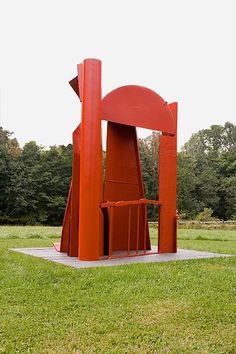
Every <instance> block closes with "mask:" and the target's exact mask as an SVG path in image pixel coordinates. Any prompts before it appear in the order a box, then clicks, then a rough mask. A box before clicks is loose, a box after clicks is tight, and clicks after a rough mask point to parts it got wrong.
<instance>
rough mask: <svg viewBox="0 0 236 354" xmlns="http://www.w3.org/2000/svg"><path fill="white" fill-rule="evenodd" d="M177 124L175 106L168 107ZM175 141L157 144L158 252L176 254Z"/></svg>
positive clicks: (162, 138) (162, 140) (165, 137)
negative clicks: (159, 204) (159, 203)
mask: <svg viewBox="0 0 236 354" xmlns="http://www.w3.org/2000/svg"><path fill="white" fill-rule="evenodd" d="M169 107H170V109H171V111H172V114H173V117H174V119H175V121H176V122H177V104H176V103H172V104H170V105H169ZM176 165H177V139H176V135H175V136H170V135H162V136H160V144H159V200H160V202H161V203H162V204H161V206H160V209H159V228H158V233H159V236H158V251H159V252H160V253H173V252H176V178H177V166H176Z"/></svg>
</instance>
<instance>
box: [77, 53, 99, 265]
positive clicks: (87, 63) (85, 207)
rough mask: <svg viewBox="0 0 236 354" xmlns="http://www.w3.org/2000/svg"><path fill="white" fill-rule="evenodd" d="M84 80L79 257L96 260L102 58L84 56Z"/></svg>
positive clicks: (97, 246)
mask: <svg viewBox="0 0 236 354" xmlns="http://www.w3.org/2000/svg"><path fill="white" fill-rule="evenodd" d="M82 82H83V93H82V98H83V101H82V117H81V148H80V196H79V206H80V207H79V259H81V260H96V259H98V258H99V257H100V256H102V254H101V250H102V243H103V237H102V235H101V224H102V214H101V212H100V203H101V201H102V144H101V113H102V110H101V108H102V106H101V61H100V60H96V59H86V60H84V63H83V78H82Z"/></svg>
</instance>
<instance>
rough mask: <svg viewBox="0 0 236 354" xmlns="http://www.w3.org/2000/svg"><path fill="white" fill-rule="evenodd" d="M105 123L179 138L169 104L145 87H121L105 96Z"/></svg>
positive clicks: (103, 108)
mask: <svg viewBox="0 0 236 354" xmlns="http://www.w3.org/2000/svg"><path fill="white" fill-rule="evenodd" d="M102 119H103V120H107V121H110V122H114V123H120V124H126V125H132V126H135V127H141V128H146V129H152V130H159V131H162V132H165V133H169V134H176V125H175V122H174V119H173V116H172V112H171V110H170V108H169V107H168V104H167V102H165V101H164V100H163V98H161V96H159V95H158V94H157V93H156V92H154V91H152V90H150V89H148V88H146V87H143V86H137V85H129V86H122V87H119V88H117V89H115V90H113V91H111V92H110V93H109V94H108V95H106V96H105V97H104V98H103V100H102Z"/></svg>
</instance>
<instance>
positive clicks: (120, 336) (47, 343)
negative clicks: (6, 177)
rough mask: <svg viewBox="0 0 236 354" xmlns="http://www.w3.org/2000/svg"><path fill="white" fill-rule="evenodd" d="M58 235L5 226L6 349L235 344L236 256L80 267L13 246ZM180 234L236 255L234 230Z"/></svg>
mask: <svg viewBox="0 0 236 354" xmlns="http://www.w3.org/2000/svg"><path fill="white" fill-rule="evenodd" d="M155 233H156V230H154V229H151V236H152V238H153V237H154V235H155ZM59 235H60V228H53V227H3V226H2V227H0V353H9V354H15V353H22V354H23V353H34V354H41V353H60V354H64V353H66V354H69V353H215V354H220V353H231V354H233V353H236V343H235V338H236V316H235V314H236V271H235V270H236V257H230V258H220V259H219V258H215V259H205V260H203V259H202V260H189V261H178V262H170V263H156V264H155V263H149V264H132V265H125V266H117V267H104V268H102V267H100V268H90V269H79V270H78V269H73V268H69V267H66V266H63V265H60V264H56V263H52V262H48V261H45V260H43V259H39V258H34V257H30V256H26V255H23V254H18V253H14V252H12V251H9V248H11V247H43V246H50V245H51V243H52V242H53V241H56V240H58V236H59ZM178 238H179V240H178V246H179V247H182V248H191V249H199V250H209V251H213V252H214V251H217V252H222V253H231V254H236V232H235V231H217V230H212V231H210V230H179V234H178Z"/></svg>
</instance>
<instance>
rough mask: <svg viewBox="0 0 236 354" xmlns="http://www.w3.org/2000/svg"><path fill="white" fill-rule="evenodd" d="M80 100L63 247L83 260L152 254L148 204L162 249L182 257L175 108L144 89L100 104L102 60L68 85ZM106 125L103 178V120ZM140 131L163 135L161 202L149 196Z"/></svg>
mask: <svg viewBox="0 0 236 354" xmlns="http://www.w3.org/2000/svg"><path fill="white" fill-rule="evenodd" d="M70 84H71V86H72V88H73V89H74V91H75V92H76V93H77V95H78V97H79V99H80V101H81V102H82V118H81V124H80V125H79V126H78V128H77V129H76V130H75V131H74V133H73V165H72V180H71V186H70V191H69V196H68V201H67V207H66V211H65V216H64V222H63V229H62V237H61V243H60V247H59V250H60V251H61V252H66V253H67V254H68V255H69V256H74V257H78V258H79V259H80V260H98V259H101V258H104V256H107V257H119V256H120V255H122V256H124V255H125V256H134V255H140V254H148V253H149V252H148V251H149V250H150V249H151V244H150V237H149V230H148V220H147V205H148V204H154V205H157V206H158V208H159V222H158V225H159V226H158V252H160V253H170V252H176V154H177V147H176V134H177V103H172V104H167V102H165V101H164V100H163V99H162V98H161V97H160V96H159V95H158V94H157V93H155V92H154V91H152V90H150V89H147V88H145V87H142V86H134V85H131V86H123V87H119V88H117V89H115V90H113V91H112V92H110V93H109V94H108V95H106V96H105V97H104V98H103V99H102V94H101V61H99V60H97V59H86V60H84V62H83V64H79V65H78V77H76V78H75V79H73V80H72V81H71V82H70ZM102 120H106V121H108V126H107V149H106V169H105V178H104V180H103V169H102V143H101V121H102ZM136 127H142V128H148V129H152V130H158V131H161V132H162V135H161V136H160V142H159V200H147V199H145V197H144V188H143V180H142V172H141V166H140V159H139V152H138V142H137V135H136Z"/></svg>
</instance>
